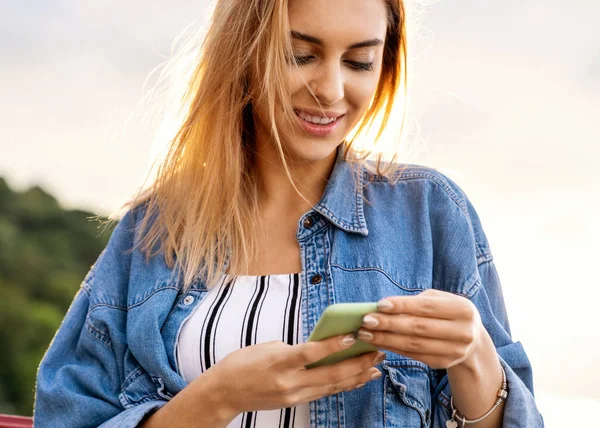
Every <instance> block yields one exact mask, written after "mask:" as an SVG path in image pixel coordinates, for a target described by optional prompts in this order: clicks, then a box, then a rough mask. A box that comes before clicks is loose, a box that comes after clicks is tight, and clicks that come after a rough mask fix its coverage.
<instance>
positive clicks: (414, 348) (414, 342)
mask: <svg viewBox="0 0 600 428" xmlns="http://www.w3.org/2000/svg"><path fill="white" fill-rule="evenodd" d="M420 347H421V341H420V340H419V339H418V338H416V337H411V338H410V339H408V340H407V341H406V349H407V350H408V351H409V352H415V353H416V352H418V351H419V348H420Z"/></svg>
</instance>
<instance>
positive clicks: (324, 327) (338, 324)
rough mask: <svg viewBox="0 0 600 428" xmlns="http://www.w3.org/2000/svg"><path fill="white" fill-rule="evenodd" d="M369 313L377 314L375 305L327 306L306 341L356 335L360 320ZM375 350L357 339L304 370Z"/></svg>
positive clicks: (344, 304) (347, 304)
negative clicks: (350, 344)
mask: <svg viewBox="0 0 600 428" xmlns="http://www.w3.org/2000/svg"><path fill="white" fill-rule="evenodd" d="M371 312H377V303H335V304H333V305H329V306H328V307H326V308H325V310H324V311H323V314H322V315H321V318H320V319H319V321H318V322H317V325H316V326H315V328H314V330H313V331H312V333H311V334H310V336H309V338H308V340H309V341H311V340H323V339H327V338H328V337H332V336H338V335H340V334H350V333H356V332H357V331H358V329H359V328H360V327H361V325H362V318H363V317H364V316H365V315H366V314H368V313H371ZM377 349H378V348H377V347H375V346H373V345H371V344H368V343H365V342H363V341H361V340H358V339H357V340H356V342H355V343H354V345H352V346H351V347H350V348H348V349H344V350H343V351H339V352H336V353H334V354H331V355H328V356H327V357H325V358H323V359H321V360H319V361H316V362H314V363H311V364H308V365H307V366H306V368H307V369H310V368H313V367H318V366H323V365H327V364H333V363H337V362H339V361H342V360H346V359H348V358H352V357H356V356H358V355H362V354H366V353H368V352H373V351H376V350H377Z"/></svg>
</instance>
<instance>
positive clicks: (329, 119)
mask: <svg viewBox="0 0 600 428" xmlns="http://www.w3.org/2000/svg"><path fill="white" fill-rule="evenodd" d="M294 112H295V113H296V117H297V118H298V123H299V125H300V127H301V128H302V129H303V130H304V131H305V132H307V133H308V134H310V135H314V136H325V135H327V134H330V133H332V132H333V131H334V130H335V129H336V128H337V127H338V125H339V124H340V122H341V121H342V119H343V117H344V115H343V114H339V115H338V114H335V113H334V114H329V115H326V116H322V115H321V116H315V115H312V114H309V113H307V112H305V111H302V110H294Z"/></svg>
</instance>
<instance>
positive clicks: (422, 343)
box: [357, 329, 469, 356]
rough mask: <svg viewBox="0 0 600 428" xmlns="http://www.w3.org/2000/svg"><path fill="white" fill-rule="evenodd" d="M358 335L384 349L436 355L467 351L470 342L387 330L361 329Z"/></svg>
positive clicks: (361, 338) (402, 352) (401, 352)
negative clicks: (463, 342)
mask: <svg viewBox="0 0 600 428" xmlns="http://www.w3.org/2000/svg"><path fill="white" fill-rule="evenodd" d="M365 333H370V334H371V335H372V338H369V337H368V336H365V335H364V334H365ZM357 337H358V338H359V339H360V340H362V341H364V342H367V343H370V344H372V345H374V346H379V347H382V348H384V349H389V350H392V351H393V352H396V353H398V354H403V355H404V353H405V352H410V353H417V354H427V355H435V356H445V355H449V354H454V353H456V354H458V353H462V352H464V351H465V349H466V348H467V347H468V346H469V345H468V344H462V343H460V344H457V343H456V342H449V341H447V340H440V339H431V338H427V337H417V336H405V335H402V334H397V333H390V332H387V331H368V330H364V329H360V330H359V331H358V335H357Z"/></svg>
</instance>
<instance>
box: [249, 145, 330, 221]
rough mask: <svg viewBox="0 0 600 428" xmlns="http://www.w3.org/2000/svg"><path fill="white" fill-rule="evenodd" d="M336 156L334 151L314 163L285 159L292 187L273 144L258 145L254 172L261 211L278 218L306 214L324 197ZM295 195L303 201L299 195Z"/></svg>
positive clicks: (288, 157)
mask: <svg viewBox="0 0 600 428" xmlns="http://www.w3.org/2000/svg"><path fill="white" fill-rule="evenodd" d="M336 154H337V153H336V151H333V152H332V153H331V155H330V156H328V157H327V158H325V159H322V160H318V161H313V162H309V161H305V160H298V159H293V158H292V157H291V156H287V155H286V163H287V166H288V169H289V172H290V174H291V177H292V181H293V184H292V182H290V179H289V177H288V175H287V173H286V171H285V168H284V166H283V163H282V162H281V159H280V156H279V153H278V151H277V148H276V147H275V144H274V143H272V142H262V143H261V142H259V141H257V147H256V155H255V162H256V163H255V168H256V173H257V178H258V183H259V205H260V207H261V209H262V210H265V211H273V212H277V213H279V214H280V215H286V214H288V215H294V214H296V215H298V216H299V215H302V214H303V213H305V212H306V211H308V210H309V209H310V208H312V207H313V206H314V205H315V204H317V203H318V202H319V201H320V200H321V197H322V196H323V193H324V191H325V186H326V185H327V180H328V179H329V176H330V175H331V171H332V170H333V166H334V164H335V159H336ZM294 187H295V188H294ZM296 189H297V190H296ZM298 191H299V192H300V193H301V194H302V196H304V198H305V199H306V200H305V199H304V198H303V197H302V196H301V195H300V194H298Z"/></svg>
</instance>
